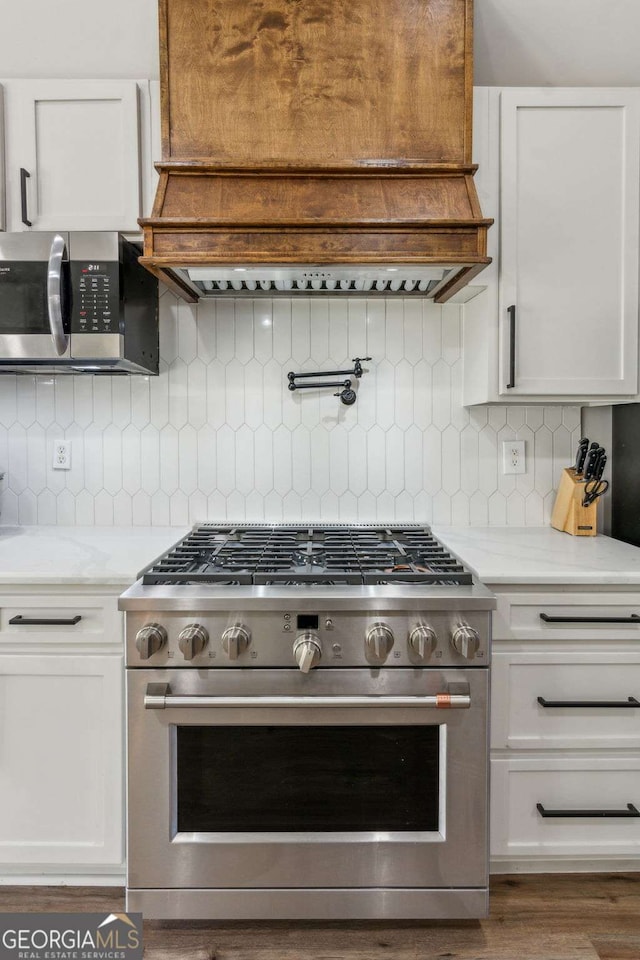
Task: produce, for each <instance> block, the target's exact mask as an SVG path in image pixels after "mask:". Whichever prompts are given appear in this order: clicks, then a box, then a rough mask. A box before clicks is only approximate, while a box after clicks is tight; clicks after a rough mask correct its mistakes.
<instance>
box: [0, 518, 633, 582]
mask: <svg viewBox="0 0 640 960" xmlns="http://www.w3.org/2000/svg"><path fill="white" fill-rule="evenodd" d="M189 529H190V528H188V527H55V526H46V527H41V526H24V527H1V526H0V585H1V584H37V583H42V584H73V583H75V584H106V585H109V584H112V585H114V586H118V587H123V588H124V587H126V586H129V585H131V584H132V583H133V582H134V581H135V580H136V578H137V576H138V573H139V572H140V570H142V569H143V568H144V567H146V566H148V565H149V564H150V563H151V562H152V561H153V560H155V559H156V557H158V556H160V554H162V553H164V552H165V550H167V549H168V548H169V547H171V546H172V545H173V544H174V543H175V542H176V541H177V540H179V539H180V538H181V537H183V536H185V535H186V534H187V533H188V532H189ZM433 532H434V534H435V535H436V537H438V539H440V540H441V541H442V542H443V543H444V544H445V546H446V547H448V549H449V550H451V551H452V552H453V553H455V554H457V555H458V556H459V557H460V559H461V560H462V561H463V562H464V563H465V564H466V565H467V566H468V567H470V568H471V570H472V571H473V572H474V574H475V575H476V576H477V578H478V579H479V580H481V581H482V582H483V583H486V584H489V585H491V584H500V583H505V584H506V583H513V584H519V583H531V584H535V583H555V584H563V583H566V584H620V585H624V584H640V548H638V547H632V546H630V545H629V544H627V543H621V542H620V541H619V540H612V539H611V538H610V537H602V536H598V537H571V536H569V534H566V533H560V532H559V531H557V530H553V529H552V528H551V527H449V526H440V525H438V524H436V525H434V527H433Z"/></svg>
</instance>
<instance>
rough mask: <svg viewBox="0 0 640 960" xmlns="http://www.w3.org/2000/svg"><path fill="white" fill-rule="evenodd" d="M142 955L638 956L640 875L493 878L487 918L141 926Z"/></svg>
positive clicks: (541, 959) (110, 908)
mask: <svg viewBox="0 0 640 960" xmlns="http://www.w3.org/2000/svg"><path fill="white" fill-rule="evenodd" d="M123 909H124V897H123V895H122V891H121V890H118V889H114V888H113V887H111V888H109V887H0V912H3V913H4V912H6V911H13V910H16V911H24V912H33V913H35V912H44V911H49V910H58V911H67V912H71V913H73V912H105V913H106V912H117V911H121V910H123ZM145 957H146V958H147V960H640V874H631V873H626V874H571V875H557V874H545V875H535V876H534V875H529V876H522V875H518V876H502V877H500V876H498V877H493V878H492V883H491V916H490V917H489V919H488V920H481V921H464V922H461V923H460V922H459V923H447V922H437V923H427V922H424V923H418V922H397V923H382V922H381V923H337V922H336V923H309V922H307V923H288V922H284V921H280V922H273V923H260V924H257V923H229V924H209V923H203V922H198V923H188V922H184V923H179V924H174V923H172V924H168V923H162V922H158V921H152V922H145Z"/></svg>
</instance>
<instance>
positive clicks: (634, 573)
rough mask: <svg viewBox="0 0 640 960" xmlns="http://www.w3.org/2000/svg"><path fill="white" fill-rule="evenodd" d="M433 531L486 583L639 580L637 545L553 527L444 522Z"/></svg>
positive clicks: (637, 582) (628, 581)
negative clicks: (574, 535)
mask: <svg viewBox="0 0 640 960" xmlns="http://www.w3.org/2000/svg"><path fill="white" fill-rule="evenodd" d="M433 532H434V534H435V536H436V537H438V539H439V540H441V541H442V542H443V543H444V544H445V546H446V547H448V548H449V549H450V550H451V551H452V552H453V553H455V554H457V555H458V556H459V557H460V559H461V560H462V561H463V563H465V564H466V565H467V566H468V567H470V568H471V570H473V572H474V573H475V574H476V576H477V577H478V579H479V580H481V581H482V582H483V583H486V584H489V585H491V584H494V583H495V584H498V583H566V584H581V583H582V584H590V583H593V584H640V548H638V547H632V546H630V545H629V544H628V543H621V542H620V541H619V540H612V539H611V538H610V537H602V536H598V537H572V536H570V535H569V534H568V533H560V531H558V530H553V529H552V528H551V527H443V526H439V525H435V526H434V527H433Z"/></svg>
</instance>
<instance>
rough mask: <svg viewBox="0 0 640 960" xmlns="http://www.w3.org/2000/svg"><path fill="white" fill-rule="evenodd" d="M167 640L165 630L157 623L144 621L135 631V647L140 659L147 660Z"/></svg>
mask: <svg viewBox="0 0 640 960" xmlns="http://www.w3.org/2000/svg"><path fill="white" fill-rule="evenodd" d="M166 642H167V631H166V630H165V628H164V627H161V626H160V624H159V623H145V625H144V627H141V628H140V629H139V630H138V632H137V633H136V647H137V648H138V653H139V654H140V659H141V660H148V659H149V657H152V656H153V654H154V653H157V652H158V650H160V649H161V648H162V647H164V645H165V643H166Z"/></svg>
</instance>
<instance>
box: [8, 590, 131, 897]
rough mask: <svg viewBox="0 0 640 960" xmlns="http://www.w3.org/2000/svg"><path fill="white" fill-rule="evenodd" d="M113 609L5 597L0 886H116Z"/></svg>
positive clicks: (107, 599) (84, 600) (119, 744)
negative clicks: (49, 881)
mask: <svg viewBox="0 0 640 960" xmlns="http://www.w3.org/2000/svg"><path fill="white" fill-rule="evenodd" d="M116 602H117V601H116V598H115V596H99V595H98V596H96V595H83V594H81V593H78V594H77V595H74V596H68V595H67V596H63V595H61V594H55V593H53V592H52V593H51V594H50V595H43V594H42V592H39V593H38V594H37V595H36V594H32V595H29V593H28V592H26V591H25V592H22V591H21V592H20V593H16V592H13V593H12V594H10V595H9V594H7V595H4V596H0V651H1V653H0V809H1V810H2V817H0V882H4V883H12V882H16V881H17V880H19V879H20V878H21V877H22V878H25V877H26V878H28V882H34V881H35V880H36V879H37V878H38V877H42V878H43V879H45V878H47V877H49V878H52V877H57V878H60V879H63V880H64V878H65V877H68V878H69V881H70V882H79V878H80V877H84V878H92V877H100V876H103V877H105V878H106V877H108V876H109V875H112V876H115V877H120V878H121V877H122V875H123V872H124V856H125V851H124V665H123V629H122V620H121V616H122V615H121V614H119V613H118V611H117V609H116ZM16 617H17V618H18V622H17V623H16V622H15V618H16ZM11 620H14V623H13V624H10V622H9V621H11ZM25 620H27V621H28V622H27V623H24V621H25ZM33 620H35V621H36V622H35V623H32V622H29V621H33ZM38 621H39V622H38ZM74 878H75V879H74ZM23 882H24V880H23ZM105 882H108V881H105ZM118 882H119V881H118Z"/></svg>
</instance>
